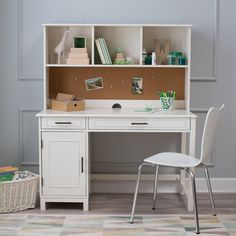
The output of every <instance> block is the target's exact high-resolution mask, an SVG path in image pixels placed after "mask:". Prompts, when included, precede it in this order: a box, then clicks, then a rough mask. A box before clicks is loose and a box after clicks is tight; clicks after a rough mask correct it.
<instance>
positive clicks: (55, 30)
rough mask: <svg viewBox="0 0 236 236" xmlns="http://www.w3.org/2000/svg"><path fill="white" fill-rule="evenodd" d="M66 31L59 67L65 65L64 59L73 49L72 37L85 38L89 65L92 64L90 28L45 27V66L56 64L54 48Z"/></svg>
mask: <svg viewBox="0 0 236 236" xmlns="http://www.w3.org/2000/svg"><path fill="white" fill-rule="evenodd" d="M66 30H69V33H68V35H67V39H66V43H65V50H64V56H62V58H61V62H60V64H61V65H67V64H66V58H67V57H68V54H69V52H70V48H72V47H74V37H76V36H85V37H86V47H87V52H88V57H89V64H92V38H93V37H92V32H93V27H92V26H47V27H46V34H47V38H46V48H47V53H45V56H46V58H45V61H46V64H58V63H57V62H58V61H57V54H56V53H55V52H54V49H55V47H56V46H57V45H58V44H59V43H60V41H61V40H62V38H63V35H64V33H65V31H66Z"/></svg>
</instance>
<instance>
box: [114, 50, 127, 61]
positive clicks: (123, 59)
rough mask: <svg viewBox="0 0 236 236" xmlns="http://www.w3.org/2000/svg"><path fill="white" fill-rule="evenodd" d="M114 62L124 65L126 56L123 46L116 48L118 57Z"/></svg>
mask: <svg viewBox="0 0 236 236" xmlns="http://www.w3.org/2000/svg"><path fill="white" fill-rule="evenodd" d="M114 64H122V65H123V64H125V57H124V53H123V52H122V49H121V48H117V50H116V58H115V61H114Z"/></svg>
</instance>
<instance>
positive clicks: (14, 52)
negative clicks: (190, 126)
mask: <svg viewBox="0 0 236 236" xmlns="http://www.w3.org/2000/svg"><path fill="white" fill-rule="evenodd" d="M234 9H236V1H235V0H149V1H141V0H130V1H125V0H120V1H111V0H100V1H92V0H87V1H81V0H67V1H65V0H64V1H63V0H50V1H48V0H41V1H36V0H0V57H1V60H0V108H1V113H0V114H1V116H0V117H1V120H0V121H1V122H0V157H1V159H0V165H8V164H9V165H10V164H11V165H25V166H24V167H23V168H24V169H34V170H35V171H37V168H38V166H37V163H38V154H37V152H38V147H37V137H38V136H37V135H38V134H37V120H36V118H35V117H34V115H35V113H37V112H38V111H39V110H40V109H42V104H43V101H42V99H43V81H42V76H43V73H42V71H43V67H42V66H43V62H42V56H43V55H42V49H43V47H42V38H43V36H42V27H41V24H42V23H183V24H184V23H187V24H193V26H194V27H193V34H192V36H193V40H192V53H193V56H192V83H191V109H192V111H193V112H195V113H196V114H197V115H198V120H197V149H198V150H199V143H200V134H201V132H202V126H203V122H204V119H205V115H206V111H207V109H208V108H209V107H210V106H213V105H215V106H218V105H220V104H222V103H226V108H225V111H224V116H223V118H222V122H221V124H220V126H219V132H218V136H217V141H216V144H217V145H216V147H215V149H214V158H213V159H214V160H213V162H214V164H215V167H214V168H212V175H213V176H214V177H218V178H229V177H231V178H236V171H235V167H236V158H235V151H236V145H235V140H236V134H235V130H236V129H235V120H236V119H235V115H236V111H235V105H234V104H233V103H234V100H235V99H236V94H235V91H234V89H235V88H236V86H235V85H236V59H235V58H236V57H235V55H236V47H235V42H236V31H235V25H234V24H233V22H234V20H236V19H235V16H234ZM109 135H111V134H107V135H104V136H102V137H101V134H96V135H92V140H93V141H94V142H93V153H94V162H95V163H94V166H93V168H94V169H95V170H97V171H103V168H104V162H106V163H107V168H108V170H113V171H118V170H117V168H118V167H119V168H121V169H122V170H124V171H129V170H135V169H136V166H137V163H136V161H135V160H134V159H132V157H134V156H136V157H137V158H138V160H142V159H143V157H144V156H145V155H146V154H150V153H154V152H157V151H162V150H165V149H171V150H173V151H174V150H179V145H180V142H179V140H178V142H177V144H176V143H175V140H176V138H177V139H178V138H179V137H178V135H176V134H172V135H164V136H161V135H159V134H155V135H154V134H152V135H149V136H148V135H147V136H145V137H142V136H140V135H133V134H129V136H122V135H121V134H114V135H113V137H114V138H115V140H114V141H111V140H112V139H111V138H110V136H109ZM176 136H177V137H176ZM126 139H127V140H128V139H129V140H132V142H131V144H129V145H127V142H125V140H126ZM147 140H149V141H148V142H147ZM101 141H102V142H101ZM100 142H101V143H100ZM117 143H118V149H117ZM141 143H142V145H143V143H146V145H144V146H142V148H138V147H139V146H141V145H140V144H141ZM104 145H106V147H110V148H109V149H108V150H107V151H106V152H104V149H103V148H101V147H104ZM119 150H126V152H123V151H122V152H118V151H119ZM114 153H115V155H113V154H114ZM198 153H199V151H197V154H198ZM112 156H113V157H112ZM120 157H121V158H123V161H125V162H127V163H126V169H124V167H125V166H123V165H122V163H117V160H120ZM108 160H109V161H108ZM107 161H108V162H107ZM117 166H118V167H117Z"/></svg>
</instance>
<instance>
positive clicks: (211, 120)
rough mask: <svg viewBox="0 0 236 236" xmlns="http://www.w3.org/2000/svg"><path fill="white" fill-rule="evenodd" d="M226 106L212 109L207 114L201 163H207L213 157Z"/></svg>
mask: <svg viewBox="0 0 236 236" xmlns="http://www.w3.org/2000/svg"><path fill="white" fill-rule="evenodd" d="M223 107H224V104H223V105H222V106H221V107H220V108H215V107H211V108H210V109H209V111H208V112H207V116H206V121H205V125H204V129H203V134H202V144H201V157H200V162H201V163H206V162H207V160H209V158H210V157H211V153H212V148H213V142H214V139H215V133H216V130H217V128H218V123H219V117H220V114H221V112H222V109H223Z"/></svg>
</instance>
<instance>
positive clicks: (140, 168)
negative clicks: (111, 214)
mask: <svg viewBox="0 0 236 236" xmlns="http://www.w3.org/2000/svg"><path fill="white" fill-rule="evenodd" d="M144 165H147V164H146V163H142V164H141V165H140V166H139V168H138V178H137V183H136V188H135V193H134V200H133V207H132V211H131V216H130V221H129V222H130V223H134V212H135V206H136V201H137V195H138V187H139V180H140V176H141V171H142V168H143V166H144Z"/></svg>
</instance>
